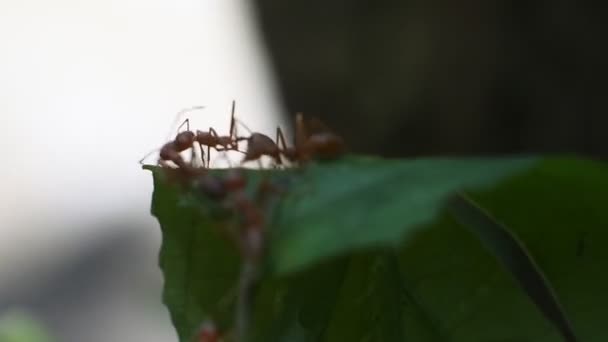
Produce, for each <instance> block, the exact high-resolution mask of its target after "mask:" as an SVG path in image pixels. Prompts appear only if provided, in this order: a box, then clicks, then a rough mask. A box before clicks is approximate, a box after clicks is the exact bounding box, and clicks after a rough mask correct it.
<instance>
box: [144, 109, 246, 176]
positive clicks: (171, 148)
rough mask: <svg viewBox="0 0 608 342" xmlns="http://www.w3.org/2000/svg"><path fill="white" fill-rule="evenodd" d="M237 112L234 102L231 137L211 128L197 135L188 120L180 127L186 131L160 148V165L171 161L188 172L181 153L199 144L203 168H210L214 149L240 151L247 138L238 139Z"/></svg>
mask: <svg viewBox="0 0 608 342" xmlns="http://www.w3.org/2000/svg"><path fill="white" fill-rule="evenodd" d="M234 111H235V101H232V111H231V118H230V135H228V136H220V135H218V134H217V132H216V131H215V130H214V129H213V128H209V131H208V132H204V131H199V130H197V131H196V133H194V132H192V131H190V120H189V119H186V120H185V121H184V122H183V123H182V124H181V125H180V126H179V127H178V130H179V129H180V128H181V127H182V126H184V125H186V131H184V132H180V133H178V134H177V136H176V137H175V139H174V140H173V141H170V142H168V143H166V144H164V145H163V146H162V147H161V148H160V154H159V163H160V164H161V165H166V164H165V162H166V161H171V162H173V163H175V164H176V165H177V166H178V167H179V168H182V169H184V170H188V169H190V168H191V166H190V165H188V164H187V163H186V162H185V161H184V159H183V158H182V156H181V155H180V153H181V152H183V151H185V150H187V149H189V148H191V147H193V145H194V143H195V142H197V143H198V144H199V146H200V150H201V155H202V158H203V166H204V167H205V166H206V167H207V168H208V167H209V164H210V162H211V148H214V149H215V150H216V151H222V152H226V151H238V152H241V151H239V149H238V142H239V141H242V140H246V138H237V136H236V134H237V131H236V125H235V121H236V120H235V118H234ZM203 146H207V162H206V163H205V160H204V157H205V151H204V150H203ZM148 155H150V153H148V154H147V155H146V156H145V157H144V158H142V159H141V160H140V161H139V162H140V164H141V163H143V160H145V158H146V157H147V156H148Z"/></svg>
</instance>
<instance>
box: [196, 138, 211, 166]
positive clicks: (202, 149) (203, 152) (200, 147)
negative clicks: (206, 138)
mask: <svg viewBox="0 0 608 342" xmlns="http://www.w3.org/2000/svg"><path fill="white" fill-rule="evenodd" d="M198 148H199V149H200V151H201V161H202V162H203V167H206V168H209V163H206V164H205V148H204V147H203V145H201V144H200V143H199V144H198Z"/></svg>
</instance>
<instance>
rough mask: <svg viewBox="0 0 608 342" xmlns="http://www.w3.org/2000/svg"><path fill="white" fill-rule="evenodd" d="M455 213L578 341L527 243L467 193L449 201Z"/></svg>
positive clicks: (548, 315) (567, 338) (564, 333)
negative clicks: (528, 250)
mask: <svg viewBox="0 0 608 342" xmlns="http://www.w3.org/2000/svg"><path fill="white" fill-rule="evenodd" d="M449 207H450V209H451V211H452V213H453V214H454V216H455V217H456V218H457V219H458V220H459V221H460V222H461V223H462V224H464V225H465V226H466V227H467V228H469V229H470V231H471V232H472V233H473V234H474V235H475V236H477V238H479V240H480V241H481V243H482V244H483V245H484V246H485V247H486V248H487V249H489V250H490V252H492V253H493V254H494V255H495V256H496V258H498V260H499V261H500V262H501V263H502V264H503V265H504V266H505V267H506V269H507V270H508V271H509V272H510V273H511V274H512V275H513V277H514V278H515V280H516V281H517V282H518V283H519V285H520V286H521V287H522V289H523V290H524V291H525V292H526V294H528V296H529V297H530V299H531V300H532V301H533V302H534V303H535V304H536V306H537V307H538V308H539V310H540V311H541V312H542V313H543V314H544V315H545V317H546V318H547V319H548V320H550V321H551V322H553V323H554V324H555V326H556V328H557V329H559V331H560V333H561V334H562V336H563V337H564V340H565V341H569V342H575V341H577V338H576V334H575V333H574V329H573V328H572V325H571V323H570V321H569V319H568V317H567V315H566V313H565V312H564V310H563V308H562V306H561V304H560V303H559V300H558V299H557V296H556V295H555V293H554V291H553V289H552V288H551V285H550V284H549V282H548V281H547V279H546V278H545V276H544V274H543V272H542V270H541V269H540V268H539V267H538V265H537V264H536V262H535V260H534V258H533V257H532V256H531V255H530V254H529V253H528V252H527V251H526V249H525V247H524V244H523V243H522V242H521V241H519V239H518V238H517V237H516V236H515V235H513V234H512V233H511V232H510V231H509V230H508V229H507V228H506V227H505V226H503V225H501V224H500V223H499V222H497V221H496V220H495V219H494V218H493V217H492V216H491V215H490V214H489V213H488V212H486V211H485V210H483V209H482V208H480V207H479V205H477V204H476V203H475V202H474V201H472V200H471V199H470V198H469V197H467V196H466V195H456V196H454V197H453V198H452V199H451V200H450V201H449Z"/></svg>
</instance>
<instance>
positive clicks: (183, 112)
mask: <svg viewBox="0 0 608 342" xmlns="http://www.w3.org/2000/svg"><path fill="white" fill-rule="evenodd" d="M204 108H205V106H193V107H189V108H185V109H182V110H180V111H179V112H177V113H176V114H175V119H174V120H173V123H172V124H171V130H170V131H169V134H168V135H167V138H166V139H165V140H170V138H171V136H172V135H173V127H175V125H176V124H177V123H178V122H179V120H180V119H181V118H182V117H183V115H184V114H186V113H188V112H192V111H195V110H201V109H204Z"/></svg>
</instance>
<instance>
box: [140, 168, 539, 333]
mask: <svg viewBox="0 0 608 342" xmlns="http://www.w3.org/2000/svg"><path fill="white" fill-rule="evenodd" d="M534 164H535V159H530V158H520V159H496V160H479V159H477V160H473V159H472V160H440V159H434V160H433V159H429V160H412V161H397V160H381V159H372V158H353V157H351V158H344V159H343V160H341V161H339V162H335V163H324V164H313V165H310V166H309V167H307V168H306V169H305V170H304V171H303V172H302V171H301V170H287V171H272V172H267V171H264V172H257V173H256V172H253V171H251V172H249V175H250V184H256V179H259V177H260V175H261V174H264V175H266V176H269V177H271V178H272V179H279V178H281V177H283V178H285V177H286V175H287V178H291V182H290V185H289V194H288V196H287V197H286V198H285V199H284V200H282V201H281V203H280V206H279V208H278V210H277V215H276V217H275V219H274V221H273V222H274V224H273V225H272V226H271V227H270V228H271V238H270V240H271V244H270V257H269V263H270V265H271V270H274V271H276V272H279V273H281V274H287V273H289V272H294V271H297V270H301V269H302V268H304V267H310V266H311V265H317V267H315V268H311V269H310V270H309V271H306V272H305V273H304V274H306V276H304V277H299V275H293V276H289V277H287V278H285V279H282V280H276V281H268V283H263V284H262V286H261V295H260V298H268V301H264V300H261V302H260V300H258V304H257V306H256V307H257V310H258V311H260V310H261V312H265V314H258V315H256V317H257V318H256V319H258V320H259V319H261V318H260V317H264V319H262V320H261V321H259V322H258V323H257V325H256V326H257V327H258V329H256V335H257V336H260V337H259V340H269V339H270V336H274V337H275V340H289V341H294V340H299V339H301V340H316V338H317V337H318V336H320V334H324V333H326V332H327V331H326V330H327V322H328V320H329V319H330V313H331V312H332V310H333V309H332V306H333V304H332V303H334V301H337V300H338V296H339V295H340V290H341V288H342V286H344V284H342V283H343V282H344V278H343V277H347V279H348V278H349V277H355V278H356V277H357V276H358V275H357V272H365V270H364V269H363V268H361V270H360V271H353V267H352V266H350V262H347V261H339V260H338V261H334V262H330V263H329V264H326V265H325V266H324V265H322V264H319V263H320V262H321V261H323V260H326V259H327V258H328V257H336V256H339V255H344V254H345V253H348V252H349V251H353V250H360V249H361V248H370V247H374V246H397V245H398V243H399V241H401V240H402V239H407V238H409V237H411V235H412V234H414V233H415V232H416V231H418V230H419V227H420V225H421V224H424V223H428V222H430V221H431V220H432V219H433V218H434V217H435V216H436V215H437V214H438V213H439V212H440V210H441V207H442V204H443V201H444V199H446V198H447V196H448V195H450V194H451V193H452V192H453V191H456V190H459V189H463V188H471V187H473V188H476V187H480V186H489V185H492V184H493V183H495V182H496V181H498V180H500V179H501V178H504V177H506V176H508V175H509V174H512V173H516V172H518V171H522V170H525V169H527V168H529V167H531V166H532V165H534ZM148 168H149V169H151V170H152V171H153V174H154V179H155V191H154V198H153V207H152V212H153V214H154V215H155V216H156V217H157V218H158V219H159V222H160V223H161V227H162V231H163V246H162V249H161V255H160V265H161V268H162V269H163V272H164V275H165V282H166V283H165V291H164V302H165V303H166V304H167V306H168V307H169V309H170V312H171V316H172V319H173V322H174V324H175V326H176V328H177V330H178V334H179V336H180V340H182V341H188V340H189V339H191V338H192V336H193V334H195V332H196V330H197V327H198V324H200V322H201V321H202V320H203V319H205V318H206V317H213V319H214V320H216V321H217V322H218V323H219V324H220V326H222V327H228V326H230V318H231V312H232V309H233V305H234V295H235V294H236V293H235V292H234V291H235V285H236V277H237V273H238V262H239V261H238V257H237V255H236V253H235V252H234V249H233V248H230V246H229V243H228V242H227V240H226V239H224V238H222V237H221V233H220V232H221V231H222V226H223V225H226V224H230V222H227V221H226V220H219V219H217V218H215V216H214V215H215V209H214V206H216V203H213V202H212V201H209V200H204V199H201V198H200V196H197V194H196V193H195V191H193V190H192V189H189V190H188V189H186V190H184V189H180V188H178V187H177V186H174V185H171V183H170V182H167V179H166V174H165V172H163V170H162V169H159V168H154V167H148ZM281 181H282V180H281ZM251 187H253V186H251ZM362 263H363V265H365V261H364V260H363V261H362ZM328 265H329V266H328ZM361 267H363V266H361ZM354 269H355V270H359V268H358V267H355V268H354ZM319 270H321V271H319ZM323 270H325V271H323ZM347 270H348V272H347ZM393 271H394V270H393ZM276 272H275V273H276ZM319 272H320V273H319ZM352 272H355V274H353V275H351V274H350V273H352ZM391 277H392V276H391ZM389 278H390V277H389ZM332 279H333V280H332ZM391 286H392V288H393V289H397V290H398V291H400V290H399V287H398V286H397V287H395V285H394V284H393V285H391ZM313 290H314V291H313ZM311 292H314V293H315V296H314V297H311V295H310V294H311ZM264 293H266V295H264ZM372 297H373V296H372ZM390 298H391V297H390V296H389V297H386V298H385V299H384V302H385V303H389V302H390ZM336 303H337V302H336ZM377 307H378V308H381V306H378V305H377ZM270 317H274V318H272V320H269V319H270ZM277 322H283V323H284V324H281V325H279V326H278V327H277ZM265 329H266V330H265ZM268 329H270V330H268ZM332 334H333V332H332ZM311 338H312V339H311ZM270 340H272V339H270Z"/></svg>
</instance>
